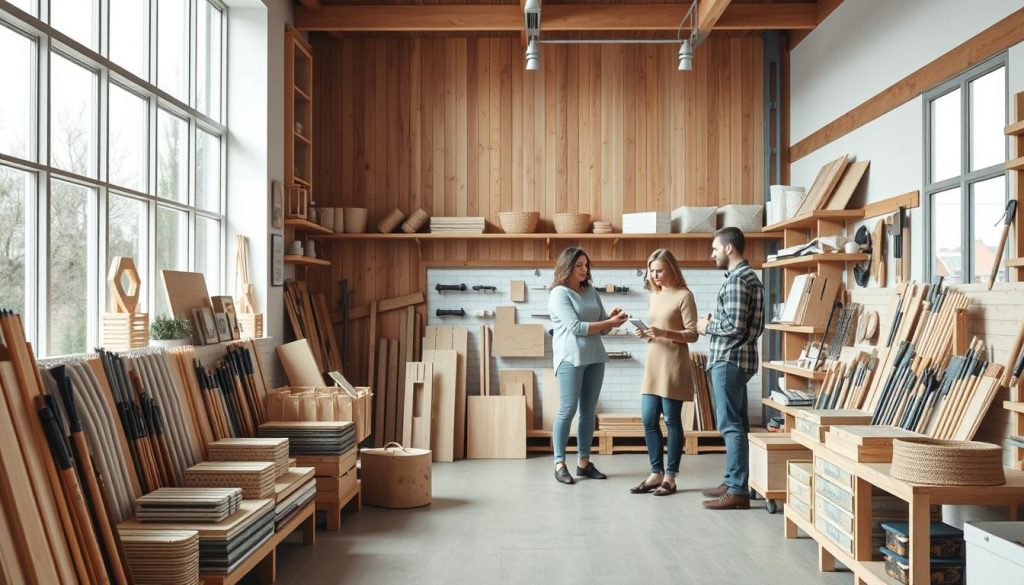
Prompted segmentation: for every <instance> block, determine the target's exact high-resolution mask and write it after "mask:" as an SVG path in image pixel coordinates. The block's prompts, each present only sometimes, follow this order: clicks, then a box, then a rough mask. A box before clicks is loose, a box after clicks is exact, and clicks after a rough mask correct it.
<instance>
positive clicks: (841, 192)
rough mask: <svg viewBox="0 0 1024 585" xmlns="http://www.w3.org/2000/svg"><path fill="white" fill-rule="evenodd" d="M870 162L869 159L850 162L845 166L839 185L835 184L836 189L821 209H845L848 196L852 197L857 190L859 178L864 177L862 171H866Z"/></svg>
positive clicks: (848, 199) (848, 200)
mask: <svg viewBox="0 0 1024 585" xmlns="http://www.w3.org/2000/svg"><path fill="white" fill-rule="evenodd" d="M870 164H871V161H869V160H863V161H857V162H855V163H850V166H848V167H846V172H844V173H843V177H842V178H841V179H840V180H839V185H837V186H836V190H835V191H833V192H832V196H831V197H829V198H828V203H826V205H825V207H824V208H823V209H831V210H836V211H839V210H843V209H846V205H847V204H848V203H849V202H850V197H853V192H854V191H856V190H857V185H860V180H861V179H862V178H863V177H864V173H866V172H867V170H868V165H870Z"/></svg>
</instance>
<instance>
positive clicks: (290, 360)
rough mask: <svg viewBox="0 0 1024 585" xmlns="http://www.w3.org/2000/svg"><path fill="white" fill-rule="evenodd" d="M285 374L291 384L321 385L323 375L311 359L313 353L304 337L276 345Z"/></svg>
mask: <svg viewBox="0 0 1024 585" xmlns="http://www.w3.org/2000/svg"><path fill="white" fill-rule="evenodd" d="M277 357H278V359H280V360H281V366H282V367H283V368H284V371H285V375H286V376H288V382H289V383H290V384H291V385H292V386H323V384H324V377H323V374H321V373H320V368H319V367H317V365H316V362H315V361H313V353H312V352H311V351H310V347H309V343H308V341H307V340H305V339H299V340H298V341H293V342H291V343H285V344H283V345H280V346H278V347H277Z"/></svg>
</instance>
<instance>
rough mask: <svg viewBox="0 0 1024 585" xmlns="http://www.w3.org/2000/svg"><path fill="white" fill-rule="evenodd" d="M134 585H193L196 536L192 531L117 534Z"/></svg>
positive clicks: (196, 575)
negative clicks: (119, 537)
mask: <svg viewBox="0 0 1024 585" xmlns="http://www.w3.org/2000/svg"><path fill="white" fill-rule="evenodd" d="M119 534H120V536H121V546H122V547H124V555H125V557H126V558H127V560H128V566H129V567H130V568H131V571H132V582H133V583H135V585H197V584H198V583H199V533H198V532H196V531H195V530H146V529H124V530H120V531H119Z"/></svg>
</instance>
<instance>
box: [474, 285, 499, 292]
mask: <svg viewBox="0 0 1024 585" xmlns="http://www.w3.org/2000/svg"><path fill="white" fill-rule="evenodd" d="M473 290H475V291H476V292H495V291H497V290H498V287H496V286H490V285H487V284H477V285H474V286H473Z"/></svg>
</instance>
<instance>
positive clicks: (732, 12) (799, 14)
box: [295, 2, 817, 34]
mask: <svg viewBox="0 0 1024 585" xmlns="http://www.w3.org/2000/svg"><path fill="white" fill-rule="evenodd" d="M688 9H689V4H624V5H615V4H587V5H576V6H571V5H565V4H557V5H549V6H545V7H544V11H543V13H542V16H541V31H542V34H543V33H549V32H559V31H612V30H616V31H621V30H640V31H674V30H676V27H677V26H678V25H679V21H680V20H682V18H683V16H684V15H685V14H686V11H687V10H688ZM815 24H817V5H816V4H815V3H813V2H804V3H793V4H790V3H787V4H729V5H728V6H725V7H724V8H723V12H722V14H721V16H720V17H719V18H718V21H717V23H716V25H715V30H808V29H812V28H814V26H815ZM295 28H296V29H298V30H305V31H340V32H453V33H454V32H470V31H520V30H522V28H523V11H522V8H520V6H519V5H516V4H487V5H480V4H476V5H474V4H468V5H467V4H461V5H417V6H409V5H402V6H381V5H376V6H330V5H328V6H323V7H321V8H320V9H319V10H310V9H309V8H306V7H305V6H301V7H299V6H297V7H296V8H295ZM702 28H703V26H702Z"/></svg>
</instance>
